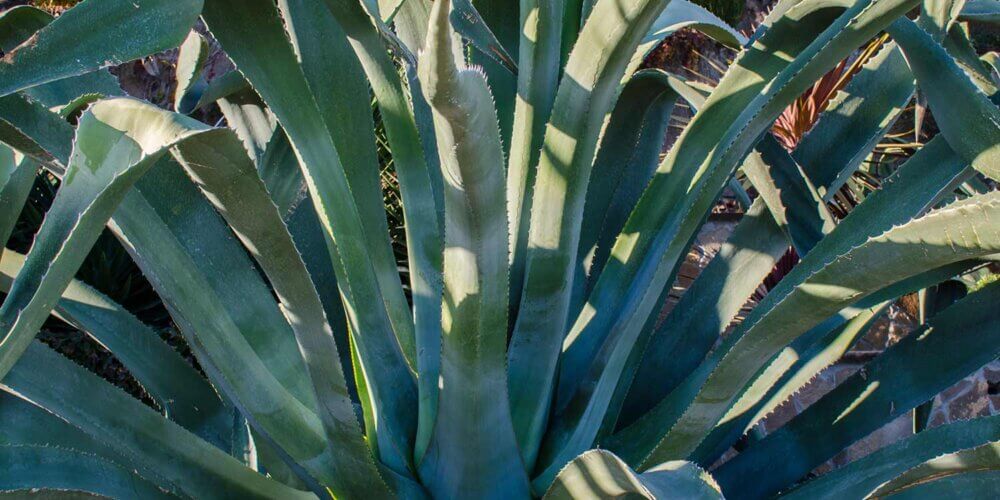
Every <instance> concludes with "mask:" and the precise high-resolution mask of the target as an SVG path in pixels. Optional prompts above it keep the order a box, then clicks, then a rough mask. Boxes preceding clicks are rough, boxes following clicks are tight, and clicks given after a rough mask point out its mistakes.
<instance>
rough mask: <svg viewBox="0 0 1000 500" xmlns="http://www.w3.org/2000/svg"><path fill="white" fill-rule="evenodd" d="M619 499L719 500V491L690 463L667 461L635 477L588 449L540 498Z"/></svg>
mask: <svg viewBox="0 0 1000 500" xmlns="http://www.w3.org/2000/svg"><path fill="white" fill-rule="evenodd" d="M621 497H629V498H631V497H636V498H646V499H649V500H654V499H657V498H686V499H692V500H693V499H721V498H722V492H721V491H720V490H719V486H718V485H717V484H716V483H715V480H713V479H712V476H710V475H709V474H708V473H707V472H705V471H704V470H702V469H700V468H699V467H698V466H697V465H695V464H692V463H690V462H684V461H676V462H667V463H665V464H661V465H658V466H656V467H654V468H652V469H650V470H648V471H646V472H644V473H642V474H637V473H636V472H635V471H633V470H632V469H631V468H629V466H628V465H626V464H625V462H622V460H621V459H620V458H618V457H616V456H614V454H612V453H609V452H607V451H604V450H590V451H588V452H586V453H584V454H582V455H580V456H579V457H576V458H575V459H573V461H572V462H570V463H569V464H568V465H566V467H565V468H564V469H563V470H561V471H560V472H559V475H558V476H556V480H555V481H554V482H553V483H552V486H550V487H549V490H548V491H546V492H545V496H544V497H542V498H543V500H571V499H574V498H621Z"/></svg>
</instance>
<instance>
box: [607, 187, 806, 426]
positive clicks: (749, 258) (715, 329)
mask: <svg viewBox="0 0 1000 500" xmlns="http://www.w3.org/2000/svg"><path fill="white" fill-rule="evenodd" d="M787 249H788V239H787V238H786V237H785V235H784V233H782V232H781V230H780V229H779V228H778V226H777V225H776V224H775V223H774V219H773V218H772V217H771V215H770V214H768V213H767V212H766V211H765V207H764V204H763V202H761V201H758V202H756V203H755V204H754V205H752V206H751V208H750V210H749V211H748V212H747V214H746V215H744V216H743V219H742V220H741V221H740V223H739V224H738V225H737V226H736V229H734V230H733V234H732V236H730V238H729V240H728V241H727V242H726V244H724V245H723V246H722V248H721V249H720V250H719V253H718V254H717V255H716V256H715V258H714V259H712V261H711V262H710V263H709V264H708V266H707V267H706V268H705V270H704V271H702V273H701V274H700V275H699V277H698V279H697V280H695V282H694V283H693V284H692V285H691V287H690V288H689V289H688V290H687V291H686V292H685V293H684V295H683V296H682V297H681V300H680V302H678V304H677V305H676V306H675V307H674V309H673V310H672V311H671V312H670V314H669V315H668V316H667V317H666V319H664V320H663V324H662V325H660V326H659V327H658V328H657V329H656V331H655V332H654V333H653V334H652V337H651V339H650V340H649V346H648V347H647V348H646V350H645V352H644V353H643V356H642V361H641V363H640V364H639V368H638V371H637V372H636V375H635V378H634V382H632V384H631V388H630V390H629V395H628V398H627V399H626V401H625V406H624V408H623V410H622V411H623V416H622V418H623V420H622V425H628V424H630V423H632V422H633V421H635V419H637V418H638V417H639V416H641V415H642V414H644V413H645V412H647V411H649V410H650V409H652V408H653V406H655V404H656V402H657V401H660V400H662V399H663V398H664V397H666V396H667V395H668V394H669V393H670V391H671V390H672V389H673V388H674V387H676V386H677V385H678V384H679V383H680V382H681V381H682V380H684V378H685V377H686V376H687V375H688V374H690V373H691V371H692V370H694V369H695V368H696V367H697V366H698V364H699V363H700V362H701V361H702V359H704V357H705V355H706V354H708V351H709V350H710V349H711V347H712V346H713V345H714V344H715V342H716V341H717V340H718V338H719V335H721V334H722V332H723V331H725V329H726V328H727V327H728V326H729V323H730V322H731V321H732V319H733V318H734V317H735V316H736V314H737V313H738V312H739V310H740V308H742V307H743V305H744V304H745V303H746V299H747V297H749V296H750V294H751V293H753V291H754V290H756V289H757V287H758V286H760V284H761V282H762V281H763V280H764V278H765V277H766V276H767V274H768V273H770V272H771V270H772V269H774V265H775V264H776V263H777V262H778V259H779V258H781V256H782V255H783V254H784V253H785V251H786V250H787Z"/></svg>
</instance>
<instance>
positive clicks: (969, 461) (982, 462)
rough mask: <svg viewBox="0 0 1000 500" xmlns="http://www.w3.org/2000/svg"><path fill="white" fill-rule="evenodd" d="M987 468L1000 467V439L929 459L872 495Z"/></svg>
mask: <svg viewBox="0 0 1000 500" xmlns="http://www.w3.org/2000/svg"><path fill="white" fill-rule="evenodd" d="M985 470H992V471H996V470H1000V441H994V442H992V443H987V444H984V445H981V446H977V447H975V448H970V449H967V450H961V451H957V452H955V453H948V454H947V455H942V456H940V457H936V458H934V459H932V460H928V461H926V462H924V463H922V464H920V465H918V466H916V467H914V468H912V469H910V470H908V471H906V472H904V473H902V474H900V475H899V476H896V478H894V479H893V480H892V481H889V482H887V483H885V484H883V485H882V486H879V488H878V489H877V490H875V491H873V492H872V493H871V496H872V497H875V498H880V497H883V496H888V495H898V494H899V493H900V492H901V491H902V492H905V491H906V490H907V489H908V488H913V487H917V486H919V485H921V484H923V483H927V482H931V481H938V480H941V479H943V478H947V477H950V476H954V475H956V474H965V473H969V472H975V471H985ZM958 491H961V490H958Z"/></svg>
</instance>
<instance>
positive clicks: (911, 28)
mask: <svg viewBox="0 0 1000 500" xmlns="http://www.w3.org/2000/svg"><path fill="white" fill-rule="evenodd" d="M889 33H890V34H891V35H892V36H893V38H895V40H896V42H897V43H899V46H900V47H901V48H902V49H903V53H904V55H906V56H907V59H906V62H907V63H909V65H910V69H911V70H912V71H913V74H914V76H916V78H917V85H918V86H919V87H920V89H921V91H922V92H923V95H924V96H926V98H927V101H928V104H929V105H930V107H931V109H932V110H933V111H934V119H935V121H936V122H937V124H938V126H939V127H941V133H942V135H944V136H945V138H946V139H947V140H948V144H949V145H950V146H951V147H952V148H953V149H954V150H955V151H956V152H957V153H959V154H960V155H961V156H962V157H963V158H965V159H966V161H969V162H970V163H972V166H973V167H974V168H975V169H976V170H978V171H980V172H982V173H983V174H984V175H986V176H987V177H990V178H992V179H994V180H996V179H1000V109H997V106H996V105H995V104H993V103H992V102H990V100H989V98H988V97H987V96H986V95H985V94H983V92H982V91H981V90H980V89H979V88H978V87H976V86H975V84H973V82H972V81H971V80H970V79H969V76H968V75H967V74H966V73H965V72H964V71H962V69H961V68H960V67H959V66H958V64H957V63H955V60H954V59H952V58H951V57H950V56H949V55H948V53H947V52H946V51H945V50H944V48H943V47H941V46H940V45H939V44H937V43H935V42H934V40H933V38H931V36H930V35H928V34H927V33H926V32H924V31H923V30H921V29H920V28H919V27H917V25H916V24H914V23H913V22H912V21H910V20H908V19H900V20H899V21H896V22H895V23H893V25H892V26H891V27H890V29H889Z"/></svg>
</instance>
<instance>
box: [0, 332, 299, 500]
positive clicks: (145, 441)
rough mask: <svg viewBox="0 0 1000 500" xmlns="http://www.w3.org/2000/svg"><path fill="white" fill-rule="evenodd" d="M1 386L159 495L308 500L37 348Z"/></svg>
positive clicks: (59, 357)
mask: <svg viewBox="0 0 1000 500" xmlns="http://www.w3.org/2000/svg"><path fill="white" fill-rule="evenodd" d="M53 379H57V380H59V381H60V383H58V384H53V383H52V380H53ZM2 385H3V386H5V387H6V388H8V389H9V390H11V391H13V392H15V393H17V394H20V395H22V396H23V397H25V398H27V399H29V400H31V401H32V402H34V403H35V404H38V405H39V406H41V407H43V408H45V409H46V410H48V411H50V412H52V413H54V414H56V415H57V416H59V417H60V418H62V419H64V420H66V421H67V422H69V423H70V424H72V425H73V426H75V427H77V428H79V429H80V430H82V431H83V432H85V433H86V434H88V435H89V436H90V437H92V438H94V439H95V440H98V441H100V442H101V443H104V444H106V445H108V446H109V447H110V448H112V449H114V450H115V451H117V452H118V453H121V454H122V455H123V456H125V457H127V458H128V459H130V460H133V461H137V462H139V463H141V464H142V465H143V466H144V467H145V468H148V469H151V470H154V471H155V472H156V474H158V475H159V476H161V477H162V478H163V479H164V480H165V481H167V483H166V484H162V483H161V484H158V486H160V487H167V488H169V489H171V490H173V491H175V492H183V493H184V494H187V495H189V496H192V497H212V496H216V495H219V494H222V495H227V494H228V495H235V496H238V497H245V498H311V497H312V496H311V495H310V494H308V493H305V492H301V491H296V490H293V489H291V488H288V487H286V486H284V485H282V484H280V483H278V482H276V481H272V480H269V479H267V478H265V477H264V476H262V475H260V474H258V473H257V472H255V471H252V470H250V469H248V468H246V467H245V466H244V465H243V464H241V463H239V462H238V461H237V460H236V459H234V458H232V457H230V456H228V455H226V454H225V453H223V452H221V451H219V450H218V449H217V448H215V447H213V446H212V445H210V444H208V443H206V442H205V441H202V440H200V439H198V438H197V437H195V436H194V435H193V434H191V433H189V432H187V431H185V430H184V429H182V428H181V427H180V426H178V425H176V424H174V423H172V422H170V421H169V420H167V419H165V418H163V416H161V415H159V414H157V413H156V412H155V411H153V410H152V409H151V408H149V407H147V406H145V405H143V404H142V403H140V402H139V401H137V400H135V399H133V398H132V397H130V396H128V395H126V394H125V393H124V392H122V391H121V390H120V389H118V388H117V387H114V386H112V385H111V384H109V383H108V382H105V381H104V380H101V379H100V378H99V377H98V376H96V375H94V374H92V373H90V372H88V371H87V370H86V369H84V368H82V367H79V366H77V365H75V364H73V362H71V361H69V360H67V359H65V358H63V357H62V356H61V355H59V354H57V353H56V352H54V351H52V350H51V349H49V348H48V347H45V346H44V345H42V344H40V343H37V342H35V343H32V344H31V346H30V347H29V348H28V349H27V351H25V355H24V357H23V358H22V361H21V362H20V363H18V364H17V366H16V367H15V368H14V369H13V370H12V371H11V372H10V373H8V374H7V376H6V377H5V378H4V380H3V382H2ZM147 479H150V480H155V479H154V478H147Z"/></svg>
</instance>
